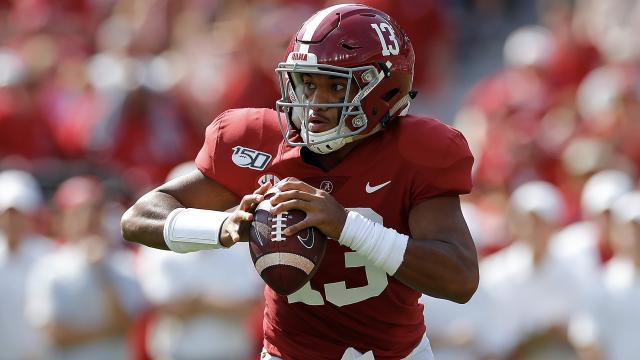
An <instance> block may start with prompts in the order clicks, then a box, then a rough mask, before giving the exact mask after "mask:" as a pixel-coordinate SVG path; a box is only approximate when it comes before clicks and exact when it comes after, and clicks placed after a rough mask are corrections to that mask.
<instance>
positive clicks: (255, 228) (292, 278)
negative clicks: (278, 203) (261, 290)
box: [249, 194, 327, 295]
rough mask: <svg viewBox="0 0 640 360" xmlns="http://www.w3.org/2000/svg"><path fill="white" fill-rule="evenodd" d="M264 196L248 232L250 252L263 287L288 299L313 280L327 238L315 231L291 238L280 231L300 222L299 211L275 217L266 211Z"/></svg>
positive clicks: (302, 217) (266, 198)
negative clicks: (262, 281)
mask: <svg viewBox="0 0 640 360" xmlns="http://www.w3.org/2000/svg"><path fill="white" fill-rule="evenodd" d="M271 196H273V194H267V196H265V200H263V201H262V202H261V203H260V204H259V205H258V207H257V208H256V211H255V214H254V217H253V221H252V222H251V229H250V232H249V238H250V241H249V248H250V250H251V258H252V259H253V264H254V265H255V267H256V270H257V271H258V274H260V276H261V277H262V279H263V280H264V282H265V283H267V285H269V287H270V288H272V289H273V290H274V291H275V292H277V293H278V294H280V295H290V294H292V293H294V292H295V291H297V290H298V289H300V288H301V287H302V286H303V285H304V284H306V283H307V281H309V279H311V277H313V275H314V274H315V272H316V270H318V267H320V262H321V261H322V257H323V256H324V252H325V250H326V248H327V237H326V236H325V235H324V234H323V233H322V232H320V231H319V230H318V229H316V228H315V227H311V228H306V229H304V230H302V231H299V232H298V233H296V234H293V235H291V236H285V235H284V234H283V233H282V231H283V230H284V229H286V228H287V227H289V226H291V225H293V224H297V223H298V222H300V221H302V220H303V219H304V218H305V217H306V214H305V213H304V211H302V210H290V211H286V212H283V213H280V214H278V215H273V214H271V212H270V211H269V210H270V208H271V203H270V202H269V200H268V199H269V198H271Z"/></svg>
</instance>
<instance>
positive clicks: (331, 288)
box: [287, 208, 389, 306]
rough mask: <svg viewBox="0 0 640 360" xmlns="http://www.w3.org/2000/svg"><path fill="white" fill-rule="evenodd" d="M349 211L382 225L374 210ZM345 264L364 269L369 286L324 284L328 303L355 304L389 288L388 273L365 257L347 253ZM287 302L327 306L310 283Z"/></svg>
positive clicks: (337, 283)
mask: <svg viewBox="0 0 640 360" xmlns="http://www.w3.org/2000/svg"><path fill="white" fill-rule="evenodd" d="M348 210H350V211H355V212H357V213H358V214H360V215H362V216H364V217H367V218H368V219H370V220H372V221H375V222H377V223H380V224H382V216H380V215H379V214H378V213H376V212H375V211H373V210H372V209H369V208H352V209H348ZM344 263H345V267H346V268H354V267H364V270H365V274H366V276H367V284H366V285H364V286H360V287H355V288H347V285H346V282H344V281H339V282H333V283H328V284H324V293H325V296H326V301H328V302H330V303H332V304H334V305H336V306H345V305H350V304H355V303H358V302H360V301H364V300H367V299H369V298H372V297H374V296H378V295H380V294H382V292H383V291H384V289H385V288H386V287H387V285H388V283H389V281H388V279H387V273H386V272H384V270H382V269H379V268H378V267H376V266H374V265H373V264H372V263H371V262H370V261H369V260H367V259H365V258H364V257H362V256H360V255H358V254H356V253H355V252H347V253H345V254H344ZM287 300H288V301H289V303H290V304H291V303H296V302H302V303H304V304H307V305H324V304H325V299H324V298H323V297H322V294H321V293H320V292H319V291H317V290H313V289H312V288H311V285H310V284H309V283H308V282H307V283H306V284H305V285H304V286H303V287H302V288H301V289H300V290H298V291H296V292H295V293H293V294H291V295H289V296H288V297H287Z"/></svg>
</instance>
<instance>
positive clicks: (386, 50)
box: [371, 23, 400, 56]
mask: <svg viewBox="0 0 640 360" xmlns="http://www.w3.org/2000/svg"><path fill="white" fill-rule="evenodd" d="M371 27H372V28H373V29H374V30H375V31H376V33H377V34H378V38H379V39H380V44H381V45H382V55H383V56H389V55H398V53H399V52H400V46H399V45H398V40H397V39H396V34H395V33H394V32H393V29H392V28H391V26H389V24H387V23H380V24H371ZM383 33H387V37H388V40H391V41H392V42H393V44H389V43H387V39H386V38H385V37H384V34H383Z"/></svg>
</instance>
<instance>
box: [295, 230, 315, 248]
mask: <svg viewBox="0 0 640 360" xmlns="http://www.w3.org/2000/svg"><path fill="white" fill-rule="evenodd" d="M314 239H315V237H314V236H313V230H311V229H309V228H307V236H305V237H302V236H300V235H298V240H300V242H301V243H302V245H303V246H304V247H306V248H307V249H311V248H312V247H313V242H314Z"/></svg>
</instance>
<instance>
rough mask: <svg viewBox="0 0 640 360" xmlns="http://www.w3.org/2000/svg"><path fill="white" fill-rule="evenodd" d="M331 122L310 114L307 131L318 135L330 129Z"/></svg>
mask: <svg viewBox="0 0 640 360" xmlns="http://www.w3.org/2000/svg"><path fill="white" fill-rule="evenodd" d="M331 127H332V126H331V121H330V120H329V119H327V118H325V117H323V116H320V115H318V114H311V115H310V116H309V120H308V128H309V131H311V132H314V133H319V132H323V131H327V130H329V129H331Z"/></svg>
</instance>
